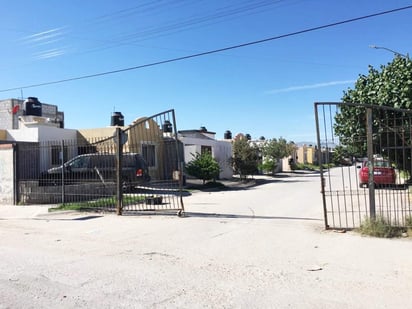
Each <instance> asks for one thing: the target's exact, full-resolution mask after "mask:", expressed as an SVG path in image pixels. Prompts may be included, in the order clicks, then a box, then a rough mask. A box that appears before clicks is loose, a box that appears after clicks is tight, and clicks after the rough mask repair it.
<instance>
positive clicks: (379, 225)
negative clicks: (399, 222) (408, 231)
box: [359, 217, 405, 238]
mask: <svg viewBox="0 0 412 309" xmlns="http://www.w3.org/2000/svg"><path fill="white" fill-rule="evenodd" d="M359 231H360V233H361V234H362V235H368V236H373V237H381V238H393V237H401V236H402V233H403V232H404V231H405V228H403V227H399V226H393V225H391V223H390V222H389V221H387V220H386V219H385V218H383V217H376V218H375V219H370V218H366V219H365V220H364V221H363V223H362V224H361V226H360V228H359Z"/></svg>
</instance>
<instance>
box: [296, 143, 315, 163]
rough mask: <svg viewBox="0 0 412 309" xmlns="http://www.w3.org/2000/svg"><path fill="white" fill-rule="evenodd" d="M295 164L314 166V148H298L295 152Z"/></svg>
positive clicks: (303, 146) (308, 146) (304, 146)
mask: <svg viewBox="0 0 412 309" xmlns="http://www.w3.org/2000/svg"><path fill="white" fill-rule="evenodd" d="M296 155H297V158H296V162H297V163H301V164H316V162H317V160H316V147H315V146H312V145H302V146H299V147H298V149H297V151H296Z"/></svg>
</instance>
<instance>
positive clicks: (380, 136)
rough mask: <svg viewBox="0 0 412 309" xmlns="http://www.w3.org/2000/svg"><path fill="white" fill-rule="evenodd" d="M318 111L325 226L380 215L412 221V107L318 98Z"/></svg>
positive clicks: (401, 221)
mask: <svg viewBox="0 0 412 309" xmlns="http://www.w3.org/2000/svg"><path fill="white" fill-rule="evenodd" d="M315 117H316V131H317V152H316V153H317V155H316V156H317V158H316V159H317V162H318V163H319V165H320V177H321V194H322V198H323V199H322V200H323V210H324V221H325V227H326V228H335V229H351V228H358V227H360V225H361V224H362V222H363V221H364V220H365V219H367V218H376V217H379V218H382V219H384V220H385V222H388V223H389V224H391V225H396V226H406V225H407V222H411V219H412V207H411V193H410V184H411V175H412V166H411V154H412V112H411V111H409V110H400V109H395V108H390V107H383V106H378V105H366V104H350V103H315Z"/></svg>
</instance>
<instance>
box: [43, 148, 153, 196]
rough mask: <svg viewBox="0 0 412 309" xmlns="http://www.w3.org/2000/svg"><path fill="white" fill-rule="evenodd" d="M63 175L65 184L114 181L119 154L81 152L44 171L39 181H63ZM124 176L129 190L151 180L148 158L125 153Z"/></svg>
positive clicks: (53, 183) (126, 188)
mask: <svg viewBox="0 0 412 309" xmlns="http://www.w3.org/2000/svg"><path fill="white" fill-rule="evenodd" d="M63 170H64V173H63ZM62 176H63V177H64V183H65V184H78V183H85V182H101V183H107V182H114V181H115V180H116V156H115V155H114V154H101V153H89V154H82V155H78V156H76V157H74V158H72V159H71V160H69V161H67V162H66V163H64V164H63V165H62V166H59V167H54V168H51V169H49V170H47V171H46V172H44V173H42V175H41V179H40V182H39V184H40V185H43V186H46V185H60V184H61V183H62ZM121 178H122V186H123V189H124V190H127V191H129V190H131V189H132V188H133V187H134V186H136V185H139V184H142V183H146V182H149V181H150V175H149V172H148V167H147V164H146V161H145V160H144V159H143V157H142V156H141V155H140V154H138V153H124V154H123V156H122V172H121Z"/></svg>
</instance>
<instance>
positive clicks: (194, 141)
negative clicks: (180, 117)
mask: <svg viewBox="0 0 412 309" xmlns="http://www.w3.org/2000/svg"><path fill="white" fill-rule="evenodd" d="M215 137H216V133H215V132H210V131H208V130H207V129H206V128H205V127H201V128H200V129H199V130H183V131H179V140H180V141H181V142H182V143H183V147H184V161H185V163H189V162H190V161H192V160H193V156H194V155H195V154H196V153H203V152H205V151H210V153H211V154H212V157H213V158H214V159H215V160H216V161H217V162H218V163H219V166H220V174H219V178H220V179H229V178H231V177H232V176H233V168H232V165H231V158H232V140H231V139H225V140H216V138H215Z"/></svg>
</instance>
